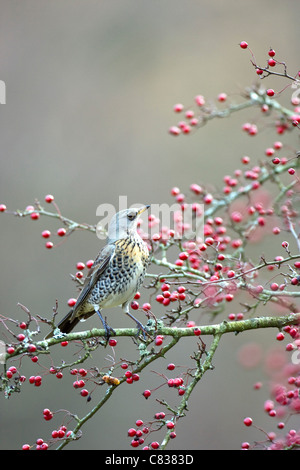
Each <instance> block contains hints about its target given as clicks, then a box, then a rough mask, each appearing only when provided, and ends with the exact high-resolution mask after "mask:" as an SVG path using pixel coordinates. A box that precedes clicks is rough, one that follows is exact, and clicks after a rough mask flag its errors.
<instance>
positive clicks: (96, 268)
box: [71, 243, 115, 320]
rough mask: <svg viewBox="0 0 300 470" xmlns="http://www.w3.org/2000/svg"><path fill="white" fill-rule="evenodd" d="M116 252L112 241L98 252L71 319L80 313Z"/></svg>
mask: <svg viewBox="0 0 300 470" xmlns="http://www.w3.org/2000/svg"><path fill="white" fill-rule="evenodd" d="M114 253H115V244H114V243H112V244H109V245H106V246H105V247H104V248H102V250H101V251H100V253H99V254H98V256H97V258H96V259H95V261H94V264H93V266H92V267H91V269H90V270H89V272H88V274H87V276H86V279H85V282H84V284H83V288H82V291H81V292H80V295H79V297H78V299H77V302H76V304H75V305H74V308H73V314H72V317H71V320H74V318H76V317H77V315H78V314H79V313H80V310H81V307H82V305H83V304H84V302H85V300H86V299H87V297H88V295H89V294H90V292H91V290H92V289H93V287H94V286H95V284H96V282H97V281H98V280H99V279H100V277H101V275H102V273H103V272H104V271H105V269H106V267H107V265H108V264H109V262H110V260H111V259H112V257H113V256H114Z"/></svg>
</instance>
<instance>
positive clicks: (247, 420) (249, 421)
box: [244, 418, 252, 426]
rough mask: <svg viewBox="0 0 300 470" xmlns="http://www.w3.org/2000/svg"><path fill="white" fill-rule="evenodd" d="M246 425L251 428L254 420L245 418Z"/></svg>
mask: <svg viewBox="0 0 300 470" xmlns="http://www.w3.org/2000/svg"><path fill="white" fill-rule="evenodd" d="M244 424H245V426H251V424H252V419H251V418H245V419H244Z"/></svg>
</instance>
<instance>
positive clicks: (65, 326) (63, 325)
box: [45, 309, 79, 339]
mask: <svg viewBox="0 0 300 470" xmlns="http://www.w3.org/2000/svg"><path fill="white" fill-rule="evenodd" d="M72 315H73V309H72V310H70V311H69V313H68V314H67V315H66V316H65V317H64V318H63V319H62V320H61V321H60V322H59V324H58V325H57V328H59V329H60V331H61V332H62V333H70V332H71V331H72V330H73V328H75V326H76V325H77V323H78V322H79V318H78V317H75V318H72ZM53 333H54V331H51V333H49V334H48V335H47V336H45V339H49V338H52V336H53Z"/></svg>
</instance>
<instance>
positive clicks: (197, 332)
mask: <svg viewBox="0 0 300 470" xmlns="http://www.w3.org/2000/svg"><path fill="white" fill-rule="evenodd" d="M194 335H195V336H200V335H201V330H200V329H199V328H194Z"/></svg>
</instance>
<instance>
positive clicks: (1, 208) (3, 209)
mask: <svg viewBox="0 0 300 470" xmlns="http://www.w3.org/2000/svg"><path fill="white" fill-rule="evenodd" d="M5 211H6V205H5V204H0V212H5Z"/></svg>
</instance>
